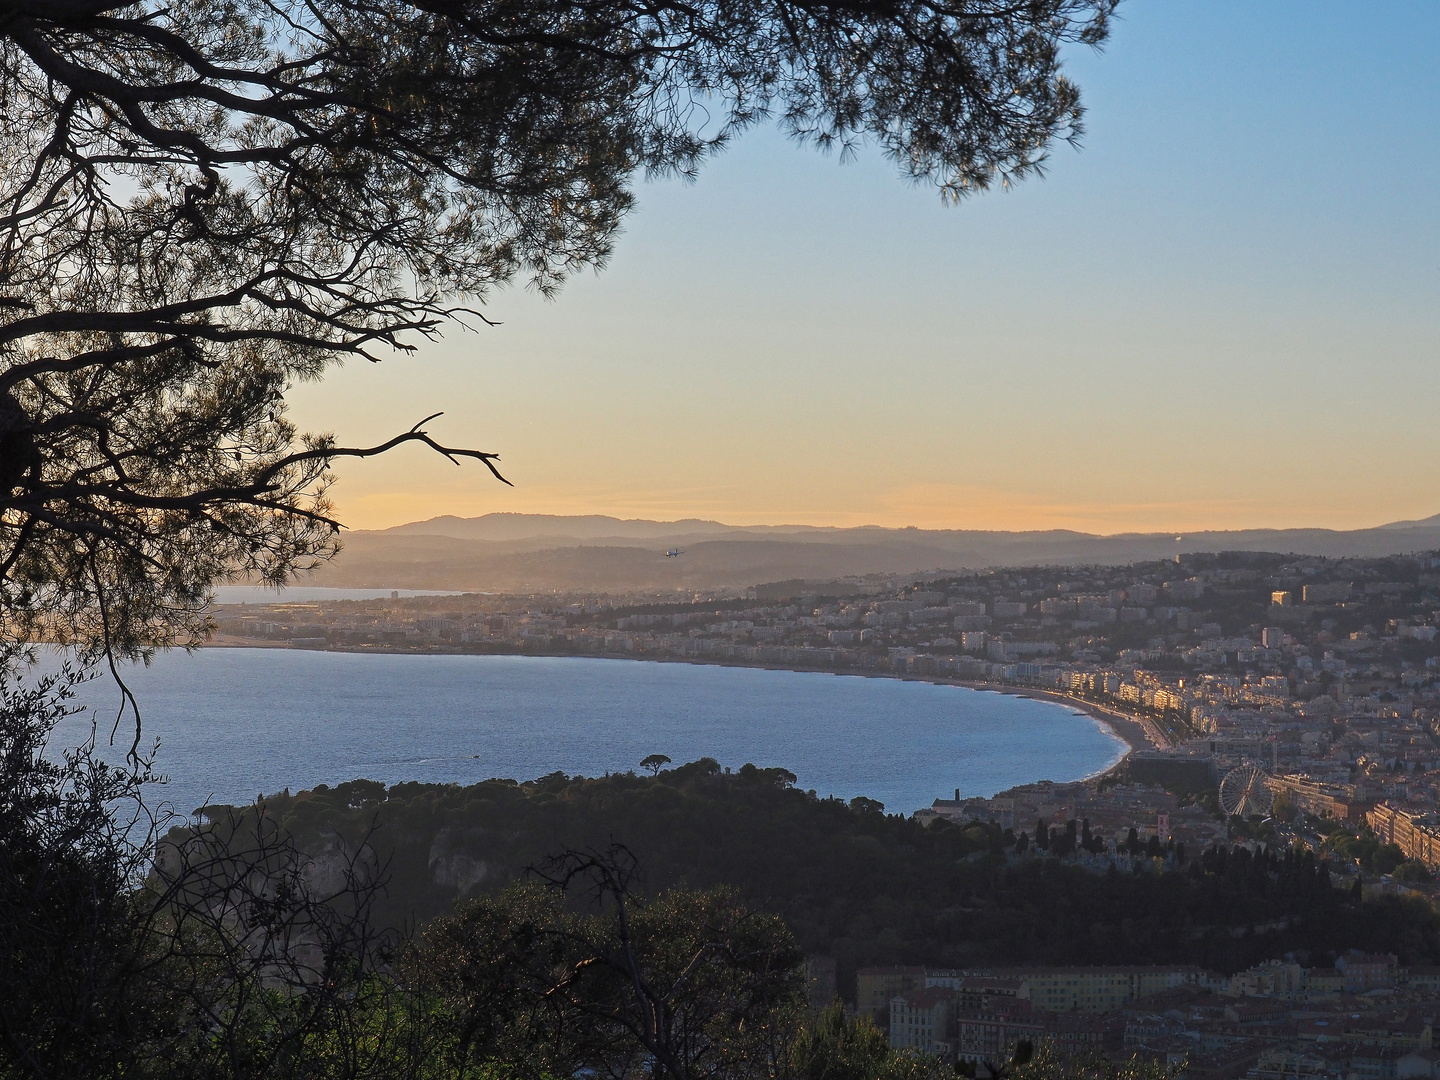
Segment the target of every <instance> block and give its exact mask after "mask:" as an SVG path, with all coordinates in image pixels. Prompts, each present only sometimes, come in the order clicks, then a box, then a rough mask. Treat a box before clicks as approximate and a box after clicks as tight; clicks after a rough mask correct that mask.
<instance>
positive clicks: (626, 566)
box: [310, 514, 1440, 592]
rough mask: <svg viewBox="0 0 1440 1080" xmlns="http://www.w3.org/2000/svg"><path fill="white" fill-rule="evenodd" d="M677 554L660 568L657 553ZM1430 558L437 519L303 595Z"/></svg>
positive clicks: (555, 518)
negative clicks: (1239, 559) (1220, 559)
mask: <svg viewBox="0 0 1440 1080" xmlns="http://www.w3.org/2000/svg"><path fill="white" fill-rule="evenodd" d="M670 549H678V550H682V551H683V552H684V554H683V555H681V556H679V557H677V558H666V557H665V552H666V551H667V550H670ZM1436 549H1440V515H1436V516H1434V517H1430V518H1425V519H1422V520H1418V521H1401V522H1393V523H1390V524H1387V525H1381V526H1377V527H1375V528H1370V529H1355V530H1335V529H1244V530H1212V531H1205V532H1197V533H1185V534H1179V535H1177V534H1175V533H1119V534H1115V535H1110V536H1103V535H1096V534H1091V533H1082V532H1075V531H1073V530H1067V529H1048V530H1041V531H1031V532H1002V531H985V530H968V529H917V528H903V529H891V528H884V527H881V526H874V525H867V526H859V527H854V528H840V527H826V526H812V525H726V524H724V523H722V522H717V521H708V520H703V519H699V518H687V519H682V520H680V521H649V520H644V519H624V518H614V517H606V516H603V515H585V516H575V517H565V516H560V515H552V514H486V515H483V516H482V517H476V518H459V517H454V516H445V517H437V518H431V519H430V520H428V521H417V522H410V523H408V524H405V525H399V526H396V527H395V528H391V529H384V530H379V531H368V532H367V531H356V532H351V533H347V534H346V536H345V550H344V551H343V552H342V553H341V555H340V556H339V557H338V558H337V559H336V560H335V561H334V562H332V563H330V564H328V565H327V566H325V567H323V568H321V570H320V571H319V572H317V574H316V575H315V576H314V578H313V579H312V580H311V582H310V584H314V585H332V586H342V587H350V588H410V589H464V590H477V591H489V592H516V591H522V592H523V591H545V592H548V591H551V590H554V589H560V590H572V589H574V590H586V591H597V592H632V591H672V590H675V591H690V590H738V589H743V588H746V587H748V586H750V585H755V584H759V583H761V582H767V581H782V580H791V579H797V578H799V579H811V580H823V579H831V578H837V577H851V576H857V575H864V574H904V573H912V572H925V571H934V570H957V571H959V570H974V569H980V568H982V567H990V566H1023V565H1037V564H1049V565H1074V564H1081V563H1127V562H1137V561H1144V560H1149V559H1161V558H1169V557H1171V556H1173V555H1176V554H1180V553H1183V552H1215V551H1279V552H1287V553H1295V554H1303V555H1317V556H1329V557H1339V556H1347V555H1354V556H1378V555H1393V554H1405V553H1409V552H1415V551H1432V550H1436Z"/></svg>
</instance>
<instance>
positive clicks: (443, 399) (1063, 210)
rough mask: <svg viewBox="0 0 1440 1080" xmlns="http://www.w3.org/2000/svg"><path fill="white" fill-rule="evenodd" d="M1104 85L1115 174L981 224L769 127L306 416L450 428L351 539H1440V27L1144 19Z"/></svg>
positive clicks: (1257, 14) (1414, 14)
mask: <svg viewBox="0 0 1440 1080" xmlns="http://www.w3.org/2000/svg"><path fill="white" fill-rule="evenodd" d="M1120 16H1121V17H1120V20H1119V22H1118V23H1117V24H1116V27H1115V31H1114V34H1113V36H1112V39H1111V41H1110V43H1109V45H1108V47H1107V48H1106V51H1105V52H1104V53H1102V54H1099V55H1096V54H1093V53H1091V52H1089V51H1088V50H1084V49H1077V50H1073V51H1072V52H1071V54H1070V60H1069V65H1068V70H1069V72H1070V74H1071V75H1072V76H1073V77H1074V78H1075V79H1076V80H1077V81H1078V82H1079V83H1080V85H1081V87H1082V91H1083V93H1084V97H1085V102H1086V105H1087V107H1088V109H1089V113H1088V116H1087V121H1086V124H1087V128H1088V134H1087V136H1086V138H1085V141H1084V145H1083V147H1082V148H1081V149H1080V150H1079V151H1076V150H1072V149H1071V148H1069V147H1068V146H1065V145H1061V146H1058V147H1056V148H1055V149H1054V150H1053V153H1052V157H1051V161H1050V167H1049V172H1048V175H1047V176H1046V177H1045V178H1044V179H1042V180H1031V181H1028V182H1026V183H1024V184H1022V185H1020V186H1019V187H1017V188H1016V189H1014V190H1011V191H994V192H992V193H990V194H987V195H983V196H980V197H977V198H974V199H971V200H970V201H968V202H966V203H964V204H962V205H960V206H958V207H945V206H942V205H941V202H940V199H939V197H938V196H937V194H936V193H935V192H934V190H933V189H928V188H923V187H914V186H911V185H908V184H906V183H904V182H903V181H901V180H900V179H898V178H897V172H896V169H895V167H894V165H893V164H891V163H890V162H887V161H886V160H885V159H884V158H883V157H882V156H881V155H880V154H879V153H878V152H876V151H874V150H873V149H872V150H867V151H863V152H861V154H860V155H859V157H858V159H857V160H854V161H850V162H844V163H842V162H840V161H838V160H837V159H836V158H834V157H826V156H825V155H823V154H820V153H818V152H816V151H814V150H811V149H802V148H797V147H795V146H794V145H793V144H791V143H789V142H787V140H785V139H784V138H783V137H782V136H780V135H779V134H777V133H776V132H775V130H774V129H757V130H754V131H751V132H750V133H749V134H748V135H746V136H745V137H743V138H741V139H740V140H739V141H738V142H737V143H736V144H734V146H733V147H732V148H731V149H730V150H729V151H728V152H727V153H725V154H724V155H722V156H720V157H719V158H717V159H715V160H713V161H712V162H711V163H710V164H709V165H708V167H707V168H706V169H705V171H704V172H703V173H702V175H701V177H700V179H699V181H698V183H695V184H685V183H681V182H662V183H654V184H644V183H642V184H641V185H640V186H639V188H638V208H637V211H636V212H635V213H634V215H633V216H632V217H631V218H630V219H629V221H628V223H627V226H626V230H625V234H624V235H623V236H622V237H621V238H620V240H619V243H618V245H617V248H616V253H615V257H614V259H613V261H612V263H611V264H610V266H609V267H608V268H606V269H605V270H604V271H602V272H600V273H599V274H589V273H587V274H585V275H583V276H582V277H580V278H577V279H575V280H574V281H572V282H571V283H569V284H568V285H567V286H566V288H565V289H564V290H563V291H562V292H561V294H560V295H559V297H558V298H557V299H556V300H554V301H545V300H541V299H538V298H537V297H535V296H533V295H532V294H530V293H528V292H526V291H525V290H523V289H515V290H513V291H509V292H506V293H502V294H499V295H497V296H495V297H493V298H492V299H491V302H490V305H489V308H488V314H489V315H490V316H491V317H492V318H494V319H497V320H500V321H501V322H502V323H503V325H501V326H499V327H497V328H493V329H488V328H482V329H481V330H479V331H477V332H467V331H464V330H458V329H457V330H455V331H452V332H451V333H450V334H449V335H448V336H447V338H446V340H445V341H444V342H443V343H441V344H439V345H431V346H426V347H424V348H423V349H422V351H421V353H420V354H419V356H418V357H417V358H414V359H398V358H397V359H396V360H394V361H390V362H387V363H385V364H383V365H380V366H378V367H375V366H371V365H366V364H351V365H349V366H348V367H347V368H345V369H344V370H341V371H338V372H336V373H334V374H333V375H332V376H331V377H330V378H329V379H328V380H327V381H326V382H325V383H324V384H322V385H321V386H318V387H306V388H303V389H302V390H301V391H300V392H299V394H298V395H297V396H296V399H295V400H296V409H295V415H296V417H297V419H298V420H299V421H300V422H301V423H302V425H304V426H305V427H307V428H308V429H311V430H333V431H335V432H336V433H337V435H338V436H339V437H340V438H341V439H342V440H344V441H347V442H352V443H362V442H370V441H379V440H381V439H383V438H385V437H387V436H389V435H391V434H393V433H394V432H395V431H397V430H400V429H402V428H404V427H407V426H409V424H411V423H413V422H414V421H415V420H418V419H419V418H420V417H422V416H424V415H426V414H428V413H431V412H435V411H438V410H441V409H443V410H445V413H446V415H445V417H444V418H443V419H442V420H440V421H437V422H436V423H435V424H434V425H432V428H431V430H432V431H433V432H434V433H435V434H436V435H437V436H439V437H440V438H443V439H445V440H447V441H449V442H452V443H456V444H464V445H470V446H475V447H478V448H480V449H485V450H494V451H498V452H499V453H500V454H501V455H502V458H503V462H502V467H503V468H504V470H505V472H506V474H507V475H508V476H509V477H510V478H511V479H512V480H513V481H514V482H515V484H516V487H515V489H514V490H511V489H508V488H504V487H502V486H500V485H499V484H496V483H495V482H493V481H492V480H490V479H489V478H488V476H487V474H486V473H485V471H484V469H483V468H481V467H478V466H476V465H474V463H471V464H469V465H466V466H464V467H462V468H455V467H454V466H451V465H449V464H448V463H447V462H445V461H443V460H442V459H439V458H437V457H435V456H434V455H431V454H427V453H424V452H422V451H419V450H406V451H402V452H398V453H394V454H391V455H388V456H387V457H386V458H384V459H382V460H379V461H367V462H347V463H345V464H344V465H343V466H342V467H341V469H340V475H341V478H342V479H341V483H340V484H339V485H338V486H337V488H336V489H335V492H334V495H335V497H336V501H337V503H338V505H339V507H340V510H341V512H342V516H343V517H344V519H345V520H346V521H347V523H348V524H350V525H352V526H354V527H357V528H383V527H385V526H389V525H394V524H399V523H402V522H405V521H412V520H416V519H420V518H427V517H432V516H434V515H437V514H446V513H449V514H460V515H465V516H471V515H477V514H484V513H488V512H491V511H525V512H539V513H558V514H572V513H604V514H615V515H618V516H622V517H649V518H660V519H673V518H677V517H707V518H715V519H719V520H722V521H727V522H732V523H737V524H750V523H773V524H780V523H806V524H833V525H858V524H880V525H918V526H921V527H927V528H984V529H1034V528H1052V527H1066V528H1078V529H1085V530H1088V531H1095V532H1119V531H1128V530H1194V529H1199V528H1248V527H1257V526H1275V527H1288V526H1305V525H1320V526H1330V527H1335V528H1352V527H1359V526H1366V525H1375V524H1380V523H1382V522H1386V521H1391V520H1396V519H1404V518H1416V517H1426V516H1429V515H1432V514H1435V513H1437V512H1440V447H1437V445H1436V443H1437V432H1440V363H1437V361H1440V64H1437V62H1436V57H1437V56H1440V5H1436V4H1434V3H1433V2H1423V3H1414V4H1386V3H1364V4H1361V3H1357V2H1350V3H1317V2H1314V0H1311V2H1307V3H1280V2H1267V3H1265V4H1254V3H1220V2H1208V3H1204V4H1181V3H1173V2H1163V0H1129V2H1127V3H1125V4H1123V5H1122V7H1121V10H1120Z"/></svg>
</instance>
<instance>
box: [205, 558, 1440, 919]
mask: <svg viewBox="0 0 1440 1080" xmlns="http://www.w3.org/2000/svg"><path fill="white" fill-rule="evenodd" d="M215 620H216V624H217V626H218V629H219V635H218V637H217V639H216V640H217V643H219V644H232V645H241V644H245V645H256V644H267V645H271V646H280V647H285V646H288V647H296V648H323V649H345V650H356V651H424V652H450V651H453V652H468V653H531V654H542V655H586V656H628V657H636V658H647V659H663V660H677V661H681V660H683V661H691V662H703V663H722V664H743V665H767V666H776V667H786V668H795V669H801V670H819V671H833V672H850V673H861V674H884V675H889V676H896V677H907V678H923V679H930V680H934V681H941V682H945V681H954V682H957V683H963V684H968V685H974V686H983V687H989V688H994V689H1000V690H1004V691H1006V692H1012V693H1028V694H1033V695H1037V696H1042V697H1051V698H1055V699H1058V700H1063V701H1066V702H1068V703H1070V704H1072V705H1074V706H1075V707H1077V708H1080V709H1083V710H1085V711H1088V712H1090V713H1092V714H1093V715H1095V716H1097V717H1100V718H1101V719H1103V720H1104V721H1106V722H1107V723H1109V724H1110V725H1111V726H1112V727H1113V728H1114V729H1115V730H1116V732H1117V733H1119V734H1120V735H1121V736H1122V737H1124V738H1125V739H1126V740H1127V741H1128V742H1129V743H1130V745H1131V747H1132V752H1131V753H1130V754H1129V755H1128V756H1127V758H1126V760H1125V762H1124V763H1123V765H1122V767H1120V768H1117V769H1115V770H1112V771H1111V772H1109V773H1107V774H1106V775H1104V776H1101V777H1097V778H1093V779H1091V780H1089V781H1085V782H1077V783H1049V782H1042V783H1036V784H1029V785H1025V786H1023V787H1019V788H1015V789H1013V790H1010V791H1006V792H1002V793H1000V794H998V795H994V796H993V797H982V796H981V795H980V794H979V793H975V792H965V791H959V790H956V791H954V792H953V793H951V792H945V793H937V794H941V795H943V796H947V797H941V798H938V799H936V801H935V803H934V805H933V806H931V807H927V808H923V809H921V810H919V811H918V816H920V817H921V818H922V819H926V820H937V819H948V820H951V821H956V822H961V823H963V822H965V821H967V820H981V821H987V822H994V823H997V824H999V825H1001V826H1003V827H1004V828H1006V829H1010V830H1012V831H1013V832H1014V833H1015V834H1017V835H1018V834H1020V833H1021V832H1025V833H1027V834H1029V835H1030V836H1034V837H1036V838H1037V839H1038V836H1037V830H1041V829H1050V828H1057V829H1059V828H1064V827H1065V826H1066V823H1067V822H1071V821H1075V822H1088V823H1089V824H1088V828H1089V830H1090V831H1091V832H1092V834H1093V835H1094V836H1095V837H1097V838H1103V839H1097V840H1096V842H1095V843H1094V844H1093V845H1091V846H1092V847H1095V848H1097V849H1098V851H1089V850H1087V849H1085V848H1080V847H1077V849H1076V851H1075V852H1074V854H1073V855H1072V856H1071V857H1072V858H1075V859H1078V860H1087V859H1088V860H1089V861H1090V862H1092V863H1094V864H1095V865H1096V866H1097V867H1100V866H1103V865H1107V864H1108V861H1109V860H1113V859H1114V858H1115V856H1116V855H1117V854H1124V849H1125V847H1126V845H1127V844H1129V845H1132V846H1133V841H1134V840H1136V839H1138V840H1139V841H1141V842H1145V843H1148V842H1149V841H1150V840H1151V838H1154V839H1155V840H1156V841H1157V842H1158V843H1160V844H1170V843H1172V842H1179V843H1186V844H1190V845H1191V848H1192V850H1196V849H1197V848H1198V847H1199V846H1203V845H1205V844H1207V843H1209V842H1211V841H1215V840H1224V839H1230V840H1241V841H1254V842H1288V843H1301V844H1303V845H1305V846H1308V847H1311V848H1314V849H1316V850H1323V851H1325V852H1326V853H1327V854H1329V855H1330V857H1331V858H1332V860H1334V861H1335V863H1336V866H1337V869H1339V870H1340V871H1341V872H1342V873H1344V872H1349V873H1353V874H1356V875H1359V876H1361V877H1363V878H1364V879H1365V881H1366V883H1367V884H1366V887H1367V888H1391V889H1400V890H1420V891H1430V890H1431V889H1432V888H1433V886H1432V885H1431V884H1430V877H1431V873H1432V871H1437V870H1440V640H1437V639H1436V629H1437V626H1440V552H1430V553H1425V554H1420V555H1413V556H1403V557H1387V558H1376V559H1349V560H1334V559H1320V558H1311V557H1295V556H1283V555H1274V554H1257V553H1230V554H1222V555H1185V556H1177V557H1176V558H1175V559H1173V560H1167V561H1164V562H1152V563H1142V564H1134V565H1130V566H1116V567H1104V566H1094V567H1030V568H1023V569H1003V570H995V571H990V572H979V573H971V574H926V575H911V576H908V577H898V578H897V577H879V576H874V577H866V578H854V579H846V580H843V581H830V582H805V581H791V582H779V583H771V584H764V585H758V586H756V587H754V588H752V589H749V590H747V591H746V592H745V593H744V595H738V596H685V597H679V598H677V597H675V596H674V595H673V594H671V595H668V596H594V595H585V596H577V595H567V594H550V595H539V594H536V595H529V596H514V595H503V596H502V595H485V594H475V593H469V594H463V595H439V596H411V597H404V598H402V597H400V596H399V595H398V594H392V596H391V597H389V598H384V597H382V598H379V599H373V600H327V601H320V602H311V603H295V604H291V603H285V602H283V597H280V598H277V600H276V601H275V602H273V603H251V604H230V605H223V606H220V607H217V609H216V611H215ZM952 794H953V798H952V797H948V796H950V795H952ZM891 809H909V808H898V807H897V808H891ZM1131 830H1135V832H1134V835H1133V836H1132V833H1131ZM1370 841H1374V842H1373V843H1371V842H1370ZM1346 844H1349V845H1350V848H1349V849H1347V848H1346V847H1345V845H1346ZM1367 844H1368V845H1369V846H1366V845H1367ZM1356 845H1359V847H1357V846H1356ZM1377 845H1378V846H1377ZM1362 848H1363V851H1362V850H1361V849H1362ZM1352 849H1353V850H1352ZM1372 849H1373V850H1372ZM1357 852H1358V853H1357ZM1031 853H1032V854H1033V848H1032V851H1031Z"/></svg>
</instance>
